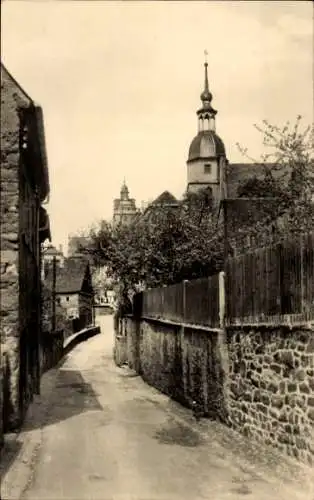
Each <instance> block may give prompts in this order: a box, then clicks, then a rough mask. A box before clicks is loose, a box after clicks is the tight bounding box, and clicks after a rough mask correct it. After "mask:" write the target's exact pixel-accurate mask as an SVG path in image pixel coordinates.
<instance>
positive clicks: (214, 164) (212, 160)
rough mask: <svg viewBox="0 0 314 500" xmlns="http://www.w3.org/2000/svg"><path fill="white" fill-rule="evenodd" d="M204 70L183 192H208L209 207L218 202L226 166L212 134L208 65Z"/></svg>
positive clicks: (213, 122)
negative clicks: (194, 134) (199, 105)
mask: <svg viewBox="0 0 314 500" xmlns="http://www.w3.org/2000/svg"><path fill="white" fill-rule="evenodd" d="M204 67H205V83H204V90H203V92H202V93H201V101H202V106H201V108H200V109H199V110H198V111H197V112H196V114H197V119H198V133H197V135H196V136H195V137H194V139H193V140H192V142H191V145H190V148H189V155H188V160H187V191H188V193H196V192H198V191H200V190H201V189H204V188H207V189H210V191H211V195H212V200H213V205H217V204H218V203H219V200H220V199H221V185H222V183H221V175H222V169H223V168H224V165H225V163H226V151H225V146H224V143H223V141H222V140H221V138H220V137H219V136H218V135H217V134H216V115H217V111H216V110H215V109H214V108H213V107H212V104H211V102H212V98H213V96H212V94H211V92H210V90H209V84H208V63H207V61H206V62H205V64H204Z"/></svg>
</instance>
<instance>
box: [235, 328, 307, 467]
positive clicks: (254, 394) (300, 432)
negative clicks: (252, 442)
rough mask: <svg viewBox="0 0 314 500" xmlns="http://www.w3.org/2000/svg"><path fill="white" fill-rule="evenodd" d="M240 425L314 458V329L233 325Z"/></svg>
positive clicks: (248, 432)
mask: <svg viewBox="0 0 314 500" xmlns="http://www.w3.org/2000/svg"><path fill="white" fill-rule="evenodd" d="M228 350H229V358H230V378H229V382H230V417H231V420H232V425H233V427H234V428H236V429H238V430H240V431H241V432H244V433H245V434H246V435H248V436H251V437H252V438H254V439H257V440H259V441H262V442H265V443H266V444H271V445H272V446H275V447H276V448H279V449H280V450H281V451H283V452H285V453H287V454H288V455H291V456H294V457H296V458H298V459H300V460H301V461H303V462H307V463H310V464H314V332H313V331H312V330H301V329H298V328H295V329H293V330H288V329H282V328H277V329H270V328H268V329H261V328H259V329H256V328H255V329H251V330H249V331H243V330H238V329H233V330H232V329H229V330H228Z"/></svg>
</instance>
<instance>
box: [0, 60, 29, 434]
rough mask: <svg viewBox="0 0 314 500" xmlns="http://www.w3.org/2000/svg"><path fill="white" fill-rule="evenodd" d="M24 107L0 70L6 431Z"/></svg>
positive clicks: (13, 364) (12, 378)
mask: <svg viewBox="0 0 314 500" xmlns="http://www.w3.org/2000/svg"><path fill="white" fill-rule="evenodd" d="M21 104H25V102H23V100H22V99H21V98H20V96H19V95H18V93H17V91H16V89H15V87H14V86H13V85H12V82H11V80H10V79H9V78H8V76H7V74H6V73H5V72H4V71H3V70H2V68H1V176H0V178H1V203H0V214H1V225H0V229H1V294H0V301H1V322H0V328H1V353H2V362H3V391H4V394H3V404H4V406H5V412H4V420H5V421H4V427H5V428H6V427H7V426H8V424H9V422H11V423H14V421H15V420H17V419H18V413H17V410H18V407H19V389H18V382H19V355H20V354H19V353H20V350H19V344H20V339H19V335H20V329H19V278H18V275H19V161H20V154H19V116H18V110H17V108H18V106H19V105H21Z"/></svg>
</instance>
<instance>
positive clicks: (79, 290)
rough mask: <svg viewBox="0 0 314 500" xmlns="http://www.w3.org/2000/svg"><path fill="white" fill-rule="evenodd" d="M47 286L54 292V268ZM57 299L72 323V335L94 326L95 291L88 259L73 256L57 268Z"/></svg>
mask: <svg viewBox="0 0 314 500" xmlns="http://www.w3.org/2000/svg"><path fill="white" fill-rule="evenodd" d="M45 286H46V287H47V288H48V289H49V290H51V291H53V287H54V284H53V272H52V266H51V267H49V269H48V272H47V274H46V277H45ZM54 293H55V298H56V304H57V306H60V307H61V309H62V310H63V311H64V314H65V318H66V319H67V320H70V321H71V322H72V333H75V332H77V331H79V330H81V329H83V328H86V327H88V326H91V325H92V324H93V305H94V290H93V285H92V276H91V270H90V265H89V262H88V260H87V259H85V258H83V257H81V256H75V257H74V256H73V257H69V258H67V259H65V260H64V264H63V266H62V267H60V266H57V268H56V282H55V291H54Z"/></svg>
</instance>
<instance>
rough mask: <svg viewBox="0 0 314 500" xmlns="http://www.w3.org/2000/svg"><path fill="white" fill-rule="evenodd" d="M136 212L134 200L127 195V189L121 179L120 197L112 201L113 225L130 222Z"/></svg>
mask: <svg viewBox="0 0 314 500" xmlns="http://www.w3.org/2000/svg"><path fill="white" fill-rule="evenodd" d="M136 214H137V209H136V204H135V200H134V199H133V198H130V197H129V190H128V188H127V185H126V183H125V181H123V184H122V187H121V191H120V198H116V199H115V200H114V201H113V225H114V226H117V225H118V224H130V223H131V222H132V220H133V219H134V217H135V215H136Z"/></svg>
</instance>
